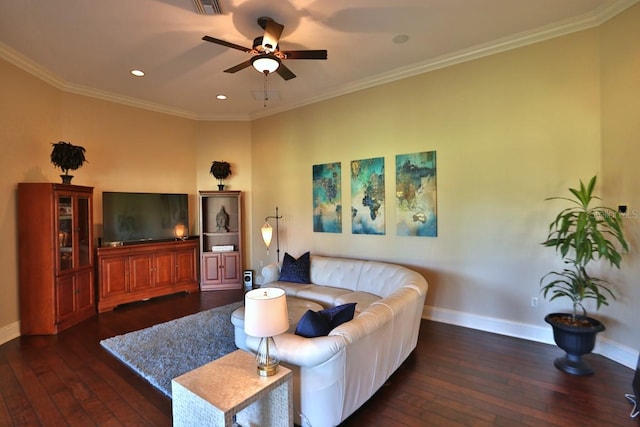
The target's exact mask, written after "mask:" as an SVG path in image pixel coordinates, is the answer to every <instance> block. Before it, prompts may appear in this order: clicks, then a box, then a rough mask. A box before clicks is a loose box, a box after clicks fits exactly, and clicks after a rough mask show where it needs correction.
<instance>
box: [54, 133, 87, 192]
mask: <svg viewBox="0 0 640 427" xmlns="http://www.w3.org/2000/svg"><path fill="white" fill-rule="evenodd" d="M51 145H52V146H53V150H52V151H51V163H53V165H54V166H56V167H59V168H60V169H62V173H63V175H60V178H62V183H63V184H70V183H71V178H73V175H69V171H70V170H72V171H73V170H76V169H78V168H79V167H81V166H82V165H83V164H84V162H86V161H87V159H86V158H85V157H84V153H85V151H86V150H85V149H84V147H80V146H79V145H73V144H71V143H69V142H65V141H60V142H56V143H53V144H51Z"/></svg>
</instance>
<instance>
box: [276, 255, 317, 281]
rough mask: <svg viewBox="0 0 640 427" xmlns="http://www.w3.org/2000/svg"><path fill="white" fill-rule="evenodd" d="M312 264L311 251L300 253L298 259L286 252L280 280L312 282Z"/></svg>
mask: <svg viewBox="0 0 640 427" xmlns="http://www.w3.org/2000/svg"><path fill="white" fill-rule="evenodd" d="M310 266H311V254H310V253H309V252H306V253H304V254H302V255H300V258H298V259H295V258H294V257H292V256H291V255H289V254H288V253H286V252H285V254H284V259H283V260H282V269H281V270H280V278H279V280H281V281H283V282H293V283H311V276H310V272H309V269H310Z"/></svg>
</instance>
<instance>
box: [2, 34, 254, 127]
mask: <svg viewBox="0 0 640 427" xmlns="http://www.w3.org/2000/svg"><path fill="white" fill-rule="evenodd" d="M0 58H3V59H5V60H7V61H8V62H9V63H11V64H13V65H15V66H16V67H18V68H20V69H22V70H24V71H26V72H27V73H29V74H31V75H33V76H34V77H36V78H38V79H40V80H42V81H44V82H45V83H48V84H49V85H51V86H53V87H55V88H56V89H59V90H61V91H63V92H66V93H72V94H75V95H82V96H87V97H89V98H94V99H99V100H103V101H109V102H114V103H117V104H122V105H126V106H129V107H134V108H140V109H143V110H149V111H155V112H157V113H163V114H168V115H171V116H176V117H182V118H185V119H190V120H198V121H248V120H249V116H248V115H246V114H242V115H228V116H221V115H216V116H208V115H201V114H197V113H194V112H191V111H186V110H180V109H177V108H173V107H169V106H166V105H163V104H157V103H153V102H149V101H145V100H142V99H138V98H133V97H129V96H126V95H121V94H117V93H113V92H108V91H104V90H100V89H95V88H91V87H87V86H82V85H77V84H74V83H70V82H67V81H65V80H64V79H62V78H60V77H59V76H57V75H56V74H54V73H52V72H51V71H49V70H47V69H46V68H44V67H42V66H40V65H39V64H37V63H35V62H34V61H32V60H30V59H29V58H27V57H26V56H24V55H22V54H21V53H19V52H17V51H15V50H13V49H12V48H10V47H9V46H7V45H6V44H5V43H2V42H0Z"/></svg>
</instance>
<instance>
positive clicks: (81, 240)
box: [76, 197, 91, 267]
mask: <svg viewBox="0 0 640 427" xmlns="http://www.w3.org/2000/svg"><path fill="white" fill-rule="evenodd" d="M76 201H77V205H78V214H77V222H76V230H77V238H78V242H77V245H78V267H83V266H87V265H89V264H91V254H90V245H89V240H90V239H91V234H90V232H89V231H90V226H91V223H90V220H91V218H90V217H89V216H90V214H91V210H90V209H89V199H88V198H87V197H78V199H77V200H76Z"/></svg>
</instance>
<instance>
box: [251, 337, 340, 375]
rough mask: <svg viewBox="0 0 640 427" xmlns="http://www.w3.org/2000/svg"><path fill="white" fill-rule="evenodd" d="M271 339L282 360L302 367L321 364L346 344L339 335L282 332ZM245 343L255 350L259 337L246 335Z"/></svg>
mask: <svg viewBox="0 0 640 427" xmlns="http://www.w3.org/2000/svg"><path fill="white" fill-rule="evenodd" d="M273 340H274V341H275V343H276V348H277V354H278V357H279V358H280V360H281V361H282V362H285V363H288V364H291V365H296V366H304V367H313V366H317V365H321V364H322V363H324V362H326V361H328V360H329V359H331V358H332V357H333V356H334V355H335V354H336V353H338V352H339V351H340V350H341V349H343V348H344V347H345V346H346V341H345V340H344V338H343V337H341V336H339V335H336V336H326V337H316V338H305V337H301V336H299V335H295V334H291V333H284V334H280V335H278V336H276V337H273ZM246 344H247V347H249V348H250V349H251V351H253V352H256V350H257V349H258V344H260V338H256V337H251V336H247V341H246Z"/></svg>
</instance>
